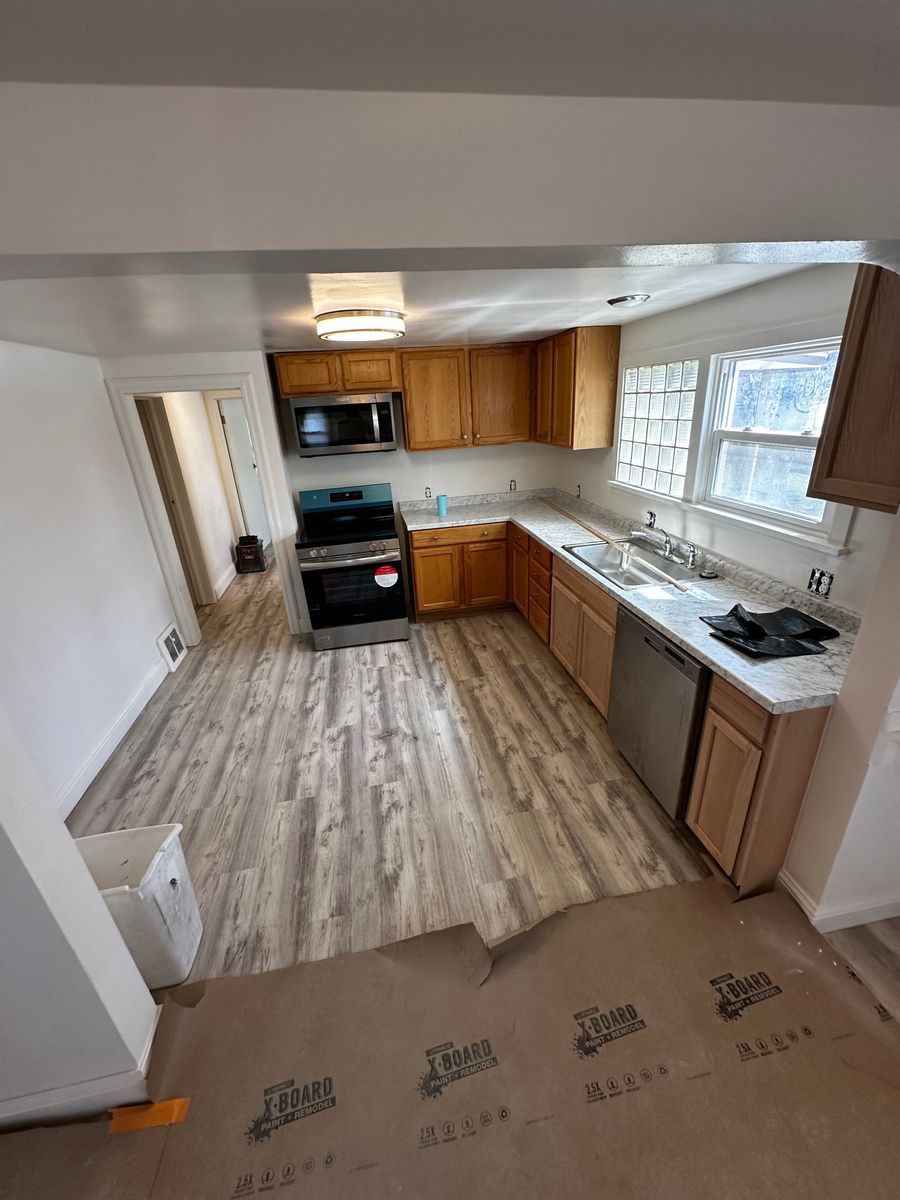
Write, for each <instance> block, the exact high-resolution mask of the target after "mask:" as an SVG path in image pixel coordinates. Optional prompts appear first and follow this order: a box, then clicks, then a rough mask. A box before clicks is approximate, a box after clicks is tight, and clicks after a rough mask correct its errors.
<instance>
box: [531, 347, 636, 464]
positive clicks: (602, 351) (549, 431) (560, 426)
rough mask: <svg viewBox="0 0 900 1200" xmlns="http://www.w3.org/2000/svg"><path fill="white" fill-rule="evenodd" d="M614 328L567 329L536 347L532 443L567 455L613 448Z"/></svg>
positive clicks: (616, 354)
mask: <svg viewBox="0 0 900 1200" xmlns="http://www.w3.org/2000/svg"><path fill="white" fill-rule="evenodd" d="M620 333H621V330H620V328H619V326H618V325H603V326H596V327H582V328H579V329H569V330H568V331H567V332H566V333H557V334H556V335H555V336H554V337H551V338H545V339H544V341H542V342H538V345H537V353H536V370H535V422H534V440H535V441H536V442H548V443H550V444H552V445H554V446H566V447H568V448H569V449H570V450H593V449H597V448H599V447H602V446H611V445H612V444H613V437H614V432H615V430H614V427H615V415H616V388H617V386H618V376H619V339H620Z"/></svg>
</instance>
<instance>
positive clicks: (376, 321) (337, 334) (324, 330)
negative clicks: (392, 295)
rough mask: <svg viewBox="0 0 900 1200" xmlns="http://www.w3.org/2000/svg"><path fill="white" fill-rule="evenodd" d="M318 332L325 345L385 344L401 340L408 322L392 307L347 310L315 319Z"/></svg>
mask: <svg viewBox="0 0 900 1200" xmlns="http://www.w3.org/2000/svg"><path fill="white" fill-rule="evenodd" d="M316 333H317V334H318V335H319V337H320V338H321V339H322V340H323V341H325V342H384V341H389V340H390V339H392V338H402V337H403V335H404V334H405V333H406V321H405V319H404V316H403V313H400V312H392V311H391V309H389V308H345V309H343V310H342V311H341V312H327V313H322V314H321V315H320V316H318V317H316Z"/></svg>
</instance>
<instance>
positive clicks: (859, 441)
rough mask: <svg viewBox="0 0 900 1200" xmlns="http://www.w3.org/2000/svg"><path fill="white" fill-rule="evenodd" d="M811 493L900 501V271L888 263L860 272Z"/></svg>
mask: <svg viewBox="0 0 900 1200" xmlns="http://www.w3.org/2000/svg"><path fill="white" fill-rule="evenodd" d="M809 495H810V496H816V497H818V498H819V499H821V500H836V501H837V502H838V503H840V504H856V505H860V506H861V507H863V508H874V509H877V510H878V511H879V512H896V511H897V508H898V507H900V275H897V274H895V272H893V271H889V270H887V269H886V268H884V267H873V266H869V265H862V266H860V267H859V269H858V271H857V274H856V284H855V286H854V289H853V295H852V297H851V299H850V309H849V311H848V313H847V321H846V324H845V326H844V337H843V341H842V342H841V351H840V355H839V356H838V363H837V370H836V371H835V375H834V381H833V383H832V386H831V398H830V400H829V402H828V410H827V412H826V414H825V424H824V426H823V428H822V433H821V436H820V437H819V442H818V446H817V448H816V457H815V461H814V463H813V469H812V474H811V476H810V481H809Z"/></svg>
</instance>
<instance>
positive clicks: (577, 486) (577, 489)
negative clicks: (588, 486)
mask: <svg viewBox="0 0 900 1200" xmlns="http://www.w3.org/2000/svg"><path fill="white" fill-rule="evenodd" d="M575 496H576V498H577V499H578V500H580V499H581V484H580V483H576V484H575Z"/></svg>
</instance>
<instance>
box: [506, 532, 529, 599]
mask: <svg viewBox="0 0 900 1200" xmlns="http://www.w3.org/2000/svg"><path fill="white" fill-rule="evenodd" d="M510 598H511V600H512V602H513V604H515V606H516V608H517V609H518V610H519V612H520V613H521V614H522V616H523V617H527V616H528V551H527V550H523V549H522V547H521V546H516V545H514V546H513V548H512V596H511V597H510Z"/></svg>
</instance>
